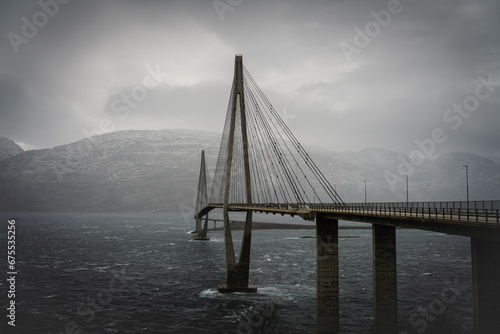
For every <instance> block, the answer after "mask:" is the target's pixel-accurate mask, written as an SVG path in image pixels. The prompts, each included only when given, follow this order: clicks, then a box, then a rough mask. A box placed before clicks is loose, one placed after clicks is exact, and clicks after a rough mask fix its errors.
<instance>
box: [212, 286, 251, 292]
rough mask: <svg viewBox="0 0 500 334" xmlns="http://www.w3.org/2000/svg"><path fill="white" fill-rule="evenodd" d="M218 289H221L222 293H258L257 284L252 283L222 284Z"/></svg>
mask: <svg viewBox="0 0 500 334" xmlns="http://www.w3.org/2000/svg"><path fill="white" fill-rule="evenodd" d="M217 290H219V292H220V293H233V292H240V293H256V292H257V286H255V285H251V284H249V285H248V286H228V285H227V284H220V285H219V286H218V287H217Z"/></svg>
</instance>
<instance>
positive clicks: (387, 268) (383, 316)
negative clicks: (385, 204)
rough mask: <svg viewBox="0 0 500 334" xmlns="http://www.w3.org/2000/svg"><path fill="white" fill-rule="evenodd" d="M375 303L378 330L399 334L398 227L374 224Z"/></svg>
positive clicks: (376, 329) (382, 332)
mask: <svg viewBox="0 0 500 334" xmlns="http://www.w3.org/2000/svg"><path fill="white" fill-rule="evenodd" d="M372 235H373V303H374V318H375V328H374V329H375V333H380V334H388V333H396V331H397V325H398V292H397V290H398V289H397V271H396V268H397V267H396V228H395V227H394V226H384V225H377V224H373V227H372Z"/></svg>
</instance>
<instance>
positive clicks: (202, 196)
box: [195, 150, 210, 240]
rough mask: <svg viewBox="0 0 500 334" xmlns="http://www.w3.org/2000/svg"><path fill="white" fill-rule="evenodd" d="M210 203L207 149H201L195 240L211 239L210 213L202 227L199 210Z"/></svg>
mask: <svg viewBox="0 0 500 334" xmlns="http://www.w3.org/2000/svg"><path fill="white" fill-rule="evenodd" d="M207 203H208V195H207V173H206V167H205V150H202V151H201V166H200V177H199V179H198V195H197V196H196V215H195V219H196V238H195V240H210V239H209V238H207V225H208V214H207V215H206V216H205V224H204V225H203V228H202V227H201V218H200V217H199V216H198V212H200V210H201V209H202V208H203V207H205V206H206V205H207Z"/></svg>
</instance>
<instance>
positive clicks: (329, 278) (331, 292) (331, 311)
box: [316, 214, 339, 334]
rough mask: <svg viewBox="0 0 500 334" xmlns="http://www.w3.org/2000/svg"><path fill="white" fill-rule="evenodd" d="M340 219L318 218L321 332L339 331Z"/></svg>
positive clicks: (321, 216) (318, 285) (317, 267)
mask: <svg viewBox="0 0 500 334" xmlns="http://www.w3.org/2000/svg"><path fill="white" fill-rule="evenodd" d="M338 226H339V223H338V220H333V219H326V218H324V216H323V215H321V214H318V216H317V218H316V297H317V302H316V303H317V316H318V319H317V322H318V333H319V334H327V333H328V334H332V333H339V256H338V254H339V243H338V237H339V230H338Z"/></svg>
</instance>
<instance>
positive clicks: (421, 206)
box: [195, 55, 500, 334]
mask: <svg viewBox="0 0 500 334" xmlns="http://www.w3.org/2000/svg"><path fill="white" fill-rule="evenodd" d="M329 178H331V176H330V175H328V176H327V175H324V174H323V173H322V172H321V171H320V169H319V168H318V166H317V165H316V163H315V162H314V161H313V159H312V158H311V157H310V156H309V154H308V153H307V152H306V151H305V149H304V147H303V146H302V145H301V144H300V142H299V141H298V140H297V138H296V137H295V136H294V135H293V133H292V132H291V131H290V129H289V128H288V126H287V124H286V121H285V120H283V119H282V118H281V117H280V115H279V113H278V112H277V111H276V110H275V109H274V107H273V106H272V104H271V103H270V102H269V100H268V99H267V98H266V96H265V95H264V93H263V92H262V90H261V89H260V88H259V87H258V85H257V83H256V82H255V80H254V79H253V78H252V76H251V75H250V73H249V72H248V70H247V69H246V68H245V67H244V66H243V58H242V56H241V55H236V58H235V65H234V78H233V84H232V89H231V94H230V98H229V103H228V109H227V113H226V119H225V125H224V131H223V136H222V140H221V145H220V149H219V154H218V158H217V165H216V168H215V172H214V179H213V183H212V186H211V187H210V189H208V187H207V179H206V167H205V156H204V152H202V157H201V168H200V178H199V184H198V196H197V201H196V213H195V218H196V232H197V239H198V240H208V238H207V222H208V214H209V212H210V211H212V210H214V209H218V210H222V216H223V223H224V249H225V263H226V284H223V285H220V286H219V287H218V288H219V291H220V292H255V291H256V290H257V288H256V287H255V286H252V285H249V266H250V247H251V236H252V218H253V213H254V212H261V213H262V212H263V213H273V214H277V213H278V214H282V215H290V216H295V215H297V216H300V217H302V218H304V219H306V220H314V221H315V224H316V245H317V260H316V262H317V277H316V284H317V321H318V333H338V331H339V286H338V283H339V268H338V253H339V249H338V220H349V221H358V222H366V223H370V224H372V235H373V284H374V321H375V324H374V329H375V332H376V333H384V334H386V333H396V328H397V322H398V309H397V270H396V228H400V227H401V228H414V229H422V230H430V231H436V232H443V233H450V234H456V235H463V236H467V237H470V238H471V255H472V256H471V259H472V272H473V275H472V281H473V289H472V290H473V296H474V301H473V309H474V326H475V333H496V330H497V329H498V328H500V317H498V316H497V314H498V312H500V285H499V284H497V277H500V217H499V210H500V201H481V202H477V201H476V202H469V201H467V202H419V203H415V202H401V203H344V202H343V201H342V199H341V197H340V196H339V194H338V193H337V192H336V190H335V188H334V187H332V185H331V184H330V182H329ZM230 212H244V213H245V215H246V218H245V223H244V231H243V237H242V243H241V251H240V252H239V254H240V255H239V258H238V260H237V259H236V256H235V251H234V246H233V239H232V233H231V224H230V218H229V214H230ZM203 220H204V224H203V223H202V222H203Z"/></svg>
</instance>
